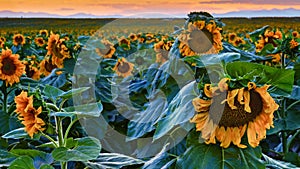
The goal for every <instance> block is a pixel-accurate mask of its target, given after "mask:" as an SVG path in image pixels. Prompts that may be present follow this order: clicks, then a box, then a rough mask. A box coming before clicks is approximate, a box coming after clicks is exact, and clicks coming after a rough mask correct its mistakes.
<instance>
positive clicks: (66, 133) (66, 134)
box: [64, 118, 78, 146]
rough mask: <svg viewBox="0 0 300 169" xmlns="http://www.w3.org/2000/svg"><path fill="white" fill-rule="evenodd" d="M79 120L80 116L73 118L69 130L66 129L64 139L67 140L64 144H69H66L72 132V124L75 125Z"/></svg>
mask: <svg viewBox="0 0 300 169" xmlns="http://www.w3.org/2000/svg"><path fill="white" fill-rule="evenodd" d="M77 121H78V118H76V119H75V120H73V121H72V122H71V123H70V124H69V126H68V128H67V130H66V132H65V136H64V140H65V145H64V146H67V145H66V144H67V139H68V135H69V132H70V130H71V128H72V126H73V125H74V124H75V123H76V122H77Z"/></svg>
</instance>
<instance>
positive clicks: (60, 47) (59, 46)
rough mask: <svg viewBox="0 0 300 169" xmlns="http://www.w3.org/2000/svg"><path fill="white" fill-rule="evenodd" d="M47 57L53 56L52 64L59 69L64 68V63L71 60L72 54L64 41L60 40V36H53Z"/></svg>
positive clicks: (49, 42) (49, 43)
mask: <svg viewBox="0 0 300 169" xmlns="http://www.w3.org/2000/svg"><path fill="white" fill-rule="evenodd" d="M47 50H48V52H47V55H51V56H52V63H53V64H55V65H56V66H57V67H60V66H63V61H64V59H66V58H70V57H71V56H70V52H69V50H68V48H67V47H66V45H65V44H64V39H60V38H59V34H51V35H50V37H49V39H48V46H47Z"/></svg>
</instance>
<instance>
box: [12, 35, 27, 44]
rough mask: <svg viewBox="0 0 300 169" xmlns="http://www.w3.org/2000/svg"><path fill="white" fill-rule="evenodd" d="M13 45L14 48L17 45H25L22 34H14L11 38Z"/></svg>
mask: <svg viewBox="0 0 300 169" xmlns="http://www.w3.org/2000/svg"><path fill="white" fill-rule="evenodd" d="M13 44H14V45H15V46H18V45H24V44H25V38H24V36H23V35H22V34H15V35H14V36H13Z"/></svg>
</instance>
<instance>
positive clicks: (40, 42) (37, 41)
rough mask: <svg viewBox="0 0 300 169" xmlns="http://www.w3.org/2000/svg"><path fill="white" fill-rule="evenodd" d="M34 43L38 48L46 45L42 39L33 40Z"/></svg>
mask: <svg viewBox="0 0 300 169" xmlns="http://www.w3.org/2000/svg"><path fill="white" fill-rule="evenodd" d="M34 42H35V44H36V45H37V46H39V47H43V46H44V45H45V44H46V41H45V40H44V39H43V38H42V37H37V38H35V39H34Z"/></svg>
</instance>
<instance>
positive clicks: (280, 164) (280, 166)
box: [263, 154, 297, 169]
mask: <svg viewBox="0 0 300 169" xmlns="http://www.w3.org/2000/svg"><path fill="white" fill-rule="evenodd" d="M263 158H264V160H265V164H266V167H272V168H276V169H290V168H297V167H296V166H295V165H293V164H291V163H288V162H284V161H280V160H275V159H273V158H271V157H268V156H267V155H265V154H263Z"/></svg>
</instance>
